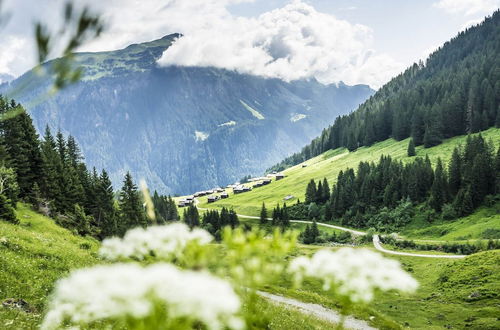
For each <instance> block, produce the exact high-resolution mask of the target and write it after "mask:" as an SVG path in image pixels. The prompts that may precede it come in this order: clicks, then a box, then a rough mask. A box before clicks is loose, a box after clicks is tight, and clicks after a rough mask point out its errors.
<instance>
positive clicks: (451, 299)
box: [270, 248, 500, 329]
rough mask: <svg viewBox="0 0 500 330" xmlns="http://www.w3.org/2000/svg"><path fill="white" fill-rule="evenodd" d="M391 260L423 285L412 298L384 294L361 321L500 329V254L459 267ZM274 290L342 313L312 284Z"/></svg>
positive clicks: (435, 261) (284, 283)
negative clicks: (400, 265)
mask: <svg viewBox="0 0 500 330" xmlns="http://www.w3.org/2000/svg"><path fill="white" fill-rule="evenodd" d="M312 249H314V248H312ZM309 253H312V251H311V252H309ZM391 258H393V259H396V260H398V261H399V262H401V264H402V265H403V266H404V268H405V270H406V271H408V272H410V273H411V274H412V276H414V277H415V278H416V279H417V280H418V281H419V283H420V287H419V289H418V291H417V292H416V293H415V294H414V295H410V296H405V295H400V294H398V293H382V294H380V295H379V296H378V298H377V299H376V300H374V302H373V303H372V304H370V306H367V307H366V308H356V309H355V310H354V311H353V313H354V314H355V315H356V316H358V317H363V316H364V317H365V318H371V319H372V320H373V322H376V323H377V325H378V326H379V327H381V328H384V329H401V328H411V329H443V328H448V329H452V328H454V329H464V328H470V329H498V319H497V315H498V307H497V306H498V303H499V296H498V289H499V275H498V274H500V273H499V270H500V269H499V263H498V262H499V258H500V251H498V250H495V251H489V252H482V253H478V254H474V255H472V256H469V257H467V258H465V259H462V260H458V261H453V260H447V259H433V258H415V257H402V256H391ZM270 290H272V291H274V292H279V293H281V294H284V295H287V296H290V297H294V298H296V299H299V300H302V301H307V302H311V303H319V304H322V305H324V306H327V307H332V308H335V307H338V302H337V301H335V300H334V299H332V298H331V297H329V296H328V295H325V294H324V292H323V290H322V285H321V284H320V283H319V282H317V281H308V282H307V283H306V285H305V286H304V287H303V288H301V289H300V290H294V289H293V288H292V285H291V283H290V280H289V279H286V278H283V281H282V283H280V285H279V287H273V288H271V289H270Z"/></svg>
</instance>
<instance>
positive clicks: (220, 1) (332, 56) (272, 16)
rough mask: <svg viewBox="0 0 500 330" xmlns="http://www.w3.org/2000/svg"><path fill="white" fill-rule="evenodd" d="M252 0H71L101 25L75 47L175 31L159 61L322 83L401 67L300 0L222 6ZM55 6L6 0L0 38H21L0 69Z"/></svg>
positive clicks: (54, 23) (365, 78)
mask: <svg viewBox="0 0 500 330" xmlns="http://www.w3.org/2000/svg"><path fill="white" fill-rule="evenodd" d="M253 1H254V0H141V1H138V0H107V1H102V0H79V1H78V5H79V6H83V5H85V4H87V5H89V6H90V7H91V8H92V9H93V10H95V11H97V12H100V13H102V14H103V18H104V19H105V21H106V22H107V30H106V31H105V33H103V35H102V36H101V37H100V38H99V39H98V40H95V41H93V42H91V43H88V44H86V45H84V46H83V47H82V48H81V49H80V50H81V51H104V50H114V49H119V48H122V47H126V46H127V45H129V44H131V43H138V42H143V41H149V40H154V39H157V38H160V37H162V36H164V35H167V34H170V33H174V32H179V33H182V34H184V36H185V37H183V38H181V39H180V40H179V41H178V42H177V43H176V44H175V45H174V46H173V47H171V48H170V49H169V50H168V51H167V52H166V53H165V54H164V55H163V57H162V59H161V61H160V63H162V64H163V65H170V64H176V65H187V66H215V67H219V68H226V69H230V70H237V71H239V72H242V73H250V74H256V75H261V76H265V77H278V78H281V79H284V80H294V79H300V78H313V77H315V78H317V79H318V80H319V81H321V82H323V83H332V82H338V81H344V82H345V83H347V84H358V83H364V84H369V85H370V86H372V87H375V88H376V87H379V86H380V85H381V84H383V83H385V82H386V81H388V80H389V79H390V78H391V77H392V76H393V75H394V74H396V73H398V72H399V71H401V69H403V65H402V64H400V63H397V62H396V61H394V60H393V59H392V58H391V57H390V56H388V55H385V54H377V53H376V52H374V51H373V50H372V45H373V31H372V30H371V29H370V28H368V27H366V26H363V25H359V24H351V23H349V22H347V21H343V20H340V19H337V18H336V17H334V16H332V15H328V14H324V13H321V12H318V11H316V10H315V9H314V8H313V7H311V6H310V5H307V4H305V3H303V2H302V1H300V0H293V1H292V2H291V3H290V4H289V5H287V6H285V7H283V8H280V9H276V10H273V11H270V12H267V13H264V14H262V15H261V16H259V17H253V18H247V17H239V16H235V15H232V14H231V13H230V12H229V10H228V9H227V8H228V6H229V5H233V4H236V3H242V2H253ZM62 7H63V6H62V4H61V3H60V2H58V1H38V0H36V1H35V0H30V1H26V2H18V1H15V0H7V1H6V9H7V10H9V9H12V13H13V17H12V20H11V22H10V23H9V26H7V28H6V29H4V30H2V34H3V35H4V37H0V41H1V42H2V45H3V46H4V45H5V44H6V42H5V36H6V35H10V36H16V37H19V38H21V39H23V40H25V42H26V43H27V45H26V48H25V51H24V52H23V54H25V55H23V56H25V58H24V59H23V60H21V59H20V58H19V52H18V51H16V50H15V49H17V48H12V49H13V50H9V51H8V52H5V53H6V55H5V54H4V52H2V54H1V55H0V72H8V73H12V74H14V75H18V74H21V73H22V72H23V71H25V70H27V69H29V68H30V67H32V66H33V65H34V64H35V60H34V54H35V52H34V42H33V26H32V25H30V24H25V23H23V22H26V21H36V20H39V19H40V20H42V21H45V22H47V23H48V24H49V25H51V27H52V28H53V29H54V30H57V28H58V26H59V23H60V14H59V13H60V12H61V11H62ZM49 16H50V17H51V19H50V20H48V19H47V17H49ZM52 17H53V18H52ZM4 47H5V46H4ZM4 49H5V48H4ZM13 56H17V58H16V60H15V61H13V60H12V57H13Z"/></svg>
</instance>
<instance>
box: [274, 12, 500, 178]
mask: <svg viewBox="0 0 500 330" xmlns="http://www.w3.org/2000/svg"><path fill="white" fill-rule="evenodd" d="M499 47H500V11H499V10H497V11H496V12H495V13H494V14H493V15H492V16H491V17H487V18H486V19H485V21H484V22H483V23H481V24H480V25H478V26H475V27H471V28H469V29H467V30H466V31H463V32H460V33H459V34H458V35H457V36H456V37H455V38H453V39H452V40H451V41H449V42H446V43H445V44H444V45H443V46H442V47H440V48H439V49H438V50H437V51H435V52H434V53H433V54H431V55H430V56H429V58H428V59H427V60H426V62H425V64H424V63H423V62H420V63H418V64H417V63H415V64H414V65H413V66H411V67H409V68H408V69H407V70H406V71H405V72H403V73H402V74H400V75H398V76H397V77H395V78H393V79H392V80H391V81H390V82H388V83H387V84H386V85H384V86H383V87H382V88H381V89H380V90H378V91H377V93H376V94H375V95H374V96H372V97H370V99H368V100H367V101H366V102H365V103H363V104H362V105H361V106H360V107H359V108H358V109H357V110H356V111H354V112H352V113H350V114H349V115H345V116H340V117H337V119H336V120H335V122H334V124H333V125H331V126H330V127H328V128H326V129H325V130H324V131H323V132H322V134H321V135H320V136H319V137H317V138H316V139H314V140H313V141H312V142H311V143H310V144H309V145H307V146H305V147H304V148H303V149H302V150H301V151H300V152H298V153H296V154H294V155H292V156H290V157H288V158H286V159H285V160H283V161H282V162H281V163H279V164H277V165H275V166H273V167H271V168H270V169H269V171H271V170H276V171H281V170H283V169H285V168H287V167H289V166H293V165H296V164H299V163H301V162H304V161H306V160H308V159H310V158H312V157H315V156H317V155H319V154H321V153H323V152H325V151H327V150H330V149H336V148H347V149H348V150H350V151H353V150H356V149H357V148H359V147H361V146H370V145H372V144H373V143H375V142H378V141H383V140H386V139H388V138H391V137H392V138H394V139H396V140H398V141H399V140H403V139H406V138H408V137H412V141H413V143H414V144H415V145H417V146H419V145H424V147H426V148H427V147H432V146H435V145H438V144H440V143H441V141H442V140H443V139H446V138H450V137H453V136H458V135H463V134H468V133H475V132H479V131H481V130H484V129H487V128H489V127H492V126H496V127H500V71H499V70H498V67H499V66H500V58H499V57H498V49H499Z"/></svg>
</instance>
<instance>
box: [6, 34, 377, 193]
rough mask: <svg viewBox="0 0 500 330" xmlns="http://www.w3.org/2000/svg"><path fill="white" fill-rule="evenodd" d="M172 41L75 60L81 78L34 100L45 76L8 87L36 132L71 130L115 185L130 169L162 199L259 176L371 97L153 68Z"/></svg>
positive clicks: (213, 72) (359, 89) (361, 90)
mask: <svg viewBox="0 0 500 330" xmlns="http://www.w3.org/2000/svg"><path fill="white" fill-rule="evenodd" d="M177 37H178V35H176V34H174V35H169V36H166V37H164V38H162V39H159V40H156V41H152V42H148V43H143V44H136V45H131V46H129V47H127V48H125V49H122V50H118V51H112V52H102V53H81V54H78V55H77V60H78V62H79V63H81V64H82V65H83V67H84V69H85V75H84V77H83V80H82V81H81V82H80V83H78V84H77V85H75V86H71V87H70V88H67V89H65V90H63V91H61V92H60V93H58V94H56V95H55V96H54V97H52V98H46V99H43V98H41V97H40V95H44V92H46V90H47V89H48V87H49V85H50V80H49V79H47V78H39V77H37V76H36V75H35V74H34V72H32V71H30V72H28V73H26V74H25V75H23V76H21V77H20V78H19V79H17V80H15V81H14V82H12V83H11V85H10V88H11V89H12V90H16V91H17V95H15V97H16V99H17V100H18V101H20V102H22V103H23V104H26V106H27V107H28V108H29V110H30V114H31V115H32V117H33V120H34V122H35V124H36V126H37V128H38V129H39V130H40V131H41V130H43V129H44V127H45V125H47V124H48V125H50V126H51V127H52V128H55V129H57V128H61V129H62V130H63V131H65V132H67V133H69V134H72V135H73V136H74V137H75V138H76V140H77V142H78V143H79V145H80V146H81V147H82V149H83V153H84V155H85V157H86V160H87V163H88V164H89V165H90V166H96V167H98V168H100V167H105V168H106V169H109V170H110V172H111V177H112V180H113V181H114V183H115V184H117V183H118V182H119V181H120V180H121V178H122V175H123V174H124V172H125V171H126V170H131V172H132V173H133V175H134V176H135V177H137V178H140V177H144V178H146V179H147V181H148V183H149V185H150V186H151V187H152V188H155V189H158V190H160V191H161V192H164V193H187V192H192V191H194V190H198V189H204V188H210V187H213V186H216V185H221V184H227V183H229V182H232V181H235V180H237V179H239V178H240V177H241V176H242V175H244V174H257V173H261V172H262V171H263V170H264V169H265V168H266V167H269V166H270V165H272V164H273V163H276V162H277V161H279V160H280V159H283V157H285V156H287V155H289V154H291V153H292V152H295V151H297V150H298V149H299V147H300V146H301V145H303V144H305V143H306V142H307V141H310V139H312V138H313V137H314V136H316V135H317V134H319V133H320V132H321V129H322V128H324V127H325V123H330V122H332V121H333V119H334V118H335V117H336V116H338V115H341V114H346V113H348V112H349V111H351V110H353V109H354V108H355V107H357V106H358V105H359V104H360V103H361V102H363V101H364V100H365V99H366V98H367V97H369V96H370V95H371V94H372V93H373V91H372V90H371V89H370V88H369V87H368V86H364V85H359V86H352V87H350V86H346V85H344V84H342V83H340V84H339V85H338V86H337V85H328V86H325V85H322V84H320V83H318V82H317V81H315V80H311V81H296V82H292V83H286V82H283V81H281V80H278V79H264V78H260V77H256V76H250V75H242V74H238V73H236V72H232V71H226V70H219V69H213V68H187V67H167V68H160V67H158V66H157V65H156V59H157V58H159V56H160V55H161V54H162V52H163V51H164V50H165V49H166V48H167V47H168V46H169V45H170V44H171V43H172V42H173V41H174V39H175V38H177ZM46 65H47V66H49V65H51V62H49V63H48V64H46ZM41 100H42V102H40V101H41ZM30 104H31V106H30Z"/></svg>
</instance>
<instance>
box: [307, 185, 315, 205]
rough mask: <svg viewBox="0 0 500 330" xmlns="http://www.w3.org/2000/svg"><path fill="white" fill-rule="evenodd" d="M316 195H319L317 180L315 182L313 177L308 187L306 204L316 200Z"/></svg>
mask: <svg viewBox="0 0 500 330" xmlns="http://www.w3.org/2000/svg"><path fill="white" fill-rule="evenodd" d="M316 196H317V190H316V182H314V179H311V181H309V184H308V185H307V188H306V204H310V203H313V202H316Z"/></svg>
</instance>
